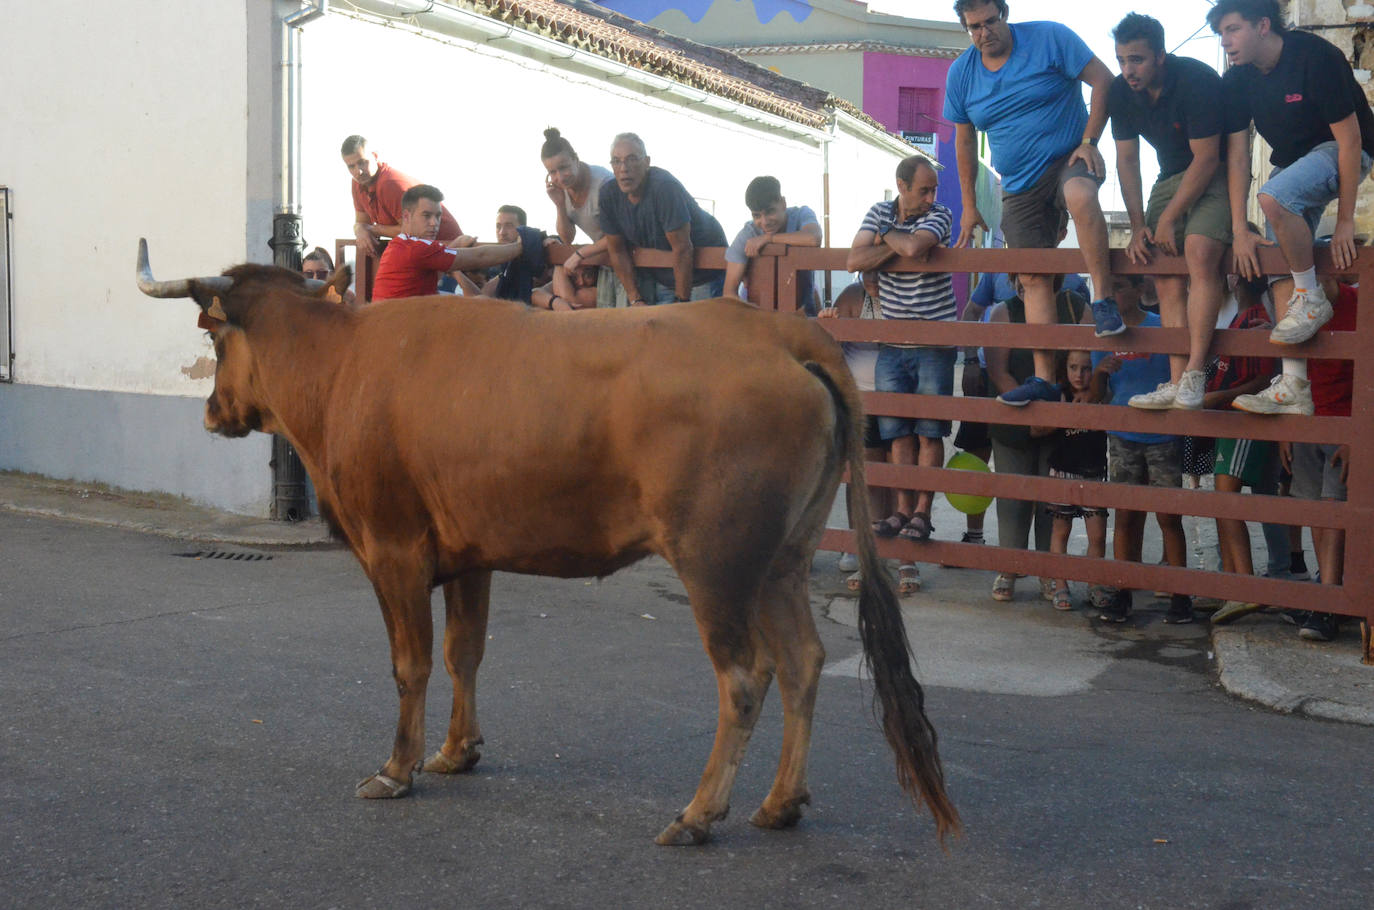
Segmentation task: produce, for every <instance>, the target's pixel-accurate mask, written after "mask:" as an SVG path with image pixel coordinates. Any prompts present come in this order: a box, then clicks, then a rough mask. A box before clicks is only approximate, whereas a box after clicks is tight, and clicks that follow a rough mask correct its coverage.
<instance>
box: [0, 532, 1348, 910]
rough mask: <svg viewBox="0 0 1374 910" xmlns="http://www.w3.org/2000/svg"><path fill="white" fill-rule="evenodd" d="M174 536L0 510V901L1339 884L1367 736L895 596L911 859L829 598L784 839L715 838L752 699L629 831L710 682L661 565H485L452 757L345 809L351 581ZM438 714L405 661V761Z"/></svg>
mask: <svg viewBox="0 0 1374 910" xmlns="http://www.w3.org/2000/svg"><path fill="white" fill-rule="evenodd" d="M196 549H202V547H198V546H193V545H188V544H186V543H181V542H175V541H169V540H165V539H162V538H157V537H152V536H147V535H141V534H136V533H131V532H124V531H115V530H104V529H97V528H89V527H85V526H79V525H73V524H66V523H63V522H60V521H55V520H47V519H39V518H29V517H23V516H17V515H11V514H4V513H0V623H2V624H0V729H2V730H3V738H2V739H0V772H3V783H2V784H0V906H3V907H24V908H28V907H64V908H69V907H188V906H194V907H244V906H266V907H348V908H352V907H374V906H375V907H386V908H397V907H438V906H451V907H460V908H466V907H477V906H490V907H703V906H710V907H834V906H853V907H865V908H869V907H913V906H924V907H958V908H969V907H1053V908H1063V907H1093V908H1101V907H1128V906H1129V907H1137V906H1138V907H1226V908H1244V907H1313V906H1319V907H1322V908H1323V910H1330V908H1339V907H1360V908H1363V907H1367V906H1368V903H1369V895H1370V894H1371V893H1374V813H1371V812H1370V811H1369V809H1370V798H1369V797H1370V790H1369V775H1368V766H1369V762H1370V759H1371V756H1374V730H1371V729H1370V728H1367V727H1357V726H1349V725H1343V724H1337V723H1330V722H1322V721H1314V720H1309V719H1304V718H1300V717H1293V716H1287V715H1278V714H1273V713H1270V712H1269V711H1267V710H1264V709H1260V708H1256V707H1253V706H1251V705H1248V704H1246V703H1243V702H1240V701H1237V700H1235V699H1233V698H1231V697H1229V696H1228V695H1226V694H1225V693H1224V692H1222V691H1221V690H1219V689H1218V688H1217V687H1216V686H1215V684H1214V680H1213V673H1214V667H1213V665H1212V663H1211V661H1210V660H1209V657H1208V654H1207V646H1208V645H1207V639H1206V637H1205V636H1203V635H1198V634H1188V635H1180V636H1178V637H1175V638H1165V639H1160V638H1139V637H1137V638H1132V637H1130V636H1129V635H1127V634H1126V633H1122V635H1121V636H1119V637H1115V638H1114V637H1112V635H1113V634H1114V633H1112V632H1111V630H1104V629H1101V628H1097V627H1089V626H1088V625H1087V624H1085V623H1082V622H1079V623H1076V624H1072V625H1071V624H1064V625H1062V626H1053V625H1052V623H1054V622H1057V621H1058V620H1056V619H1054V618H1053V611H1048V610H1046V609H1039V610H1036V611H1035V612H1034V614H1032V609H1033V608H1032V607H1030V606H1029V605H1027V606H1025V607H1022V608H1021V609H1019V610H1018V609H1008V608H1006V607H993V606H990V605H980V606H970V605H948V606H946V607H938V606H930V607H925V608H921V610H919V611H918V610H912V611H909V619H910V624H911V627H912V637H913V639H914V640H915V641H916V645H917V650H918V653H920V655H921V657H922V665H923V671H922V672H923V674H924V675H925V676H926V678H927V679H930V680H932V684H931V685H930V686H929V687H928V691H927V696H928V708H929V711H930V713H931V716H932V719H933V720H934V722H935V724H936V727H937V729H938V730H939V731H940V734H941V745H942V751H943V755H944V759H945V769H946V774H947V777H948V779H949V784H950V790H951V793H952V796H953V798H954V800H955V803H956V805H957V806H958V807H959V809H960V811H961V812H962V814H963V819H964V824H965V833H964V835H963V836H962V837H961V838H958V839H955V840H953V841H951V842H950V844H949V849H948V852H943V851H942V850H941V849H940V846H939V844H938V843H937V842H936V839H935V837H934V834H933V826H932V825H931V824H930V822H929V819H928V817H927V816H925V815H923V814H920V813H918V812H916V811H913V809H912V808H911V806H910V804H909V803H907V802H906V801H905V799H904V797H903V796H902V795H901V793H900V791H899V790H898V788H897V785H896V782H895V779H894V774H893V767H892V761H891V758H890V756H889V754H888V752H887V749H886V746H885V744H884V742H883V740H882V737H881V734H880V733H879V731H878V729H877V727H876V726H875V724H874V722H873V720H872V718H871V716H870V714H869V711H868V707H867V694H868V693H867V690H866V688H865V687H864V686H863V684H862V683H861V682H860V681H859V680H858V679H857V678H856V677H855V676H854V675H853V668H854V665H855V661H854V660H853V657H854V655H855V654H857V652H858V642H857V639H856V636H855V633H854V630H853V628H852V627H851V626H850V625H849V624H848V622H847V616H848V612H849V608H848V604H847V602H845V601H843V600H840V601H836V602H835V603H834V604H832V603H830V601H829V598H828V597H826V596H823V595H821V594H818V596H817V598H816V601H817V612H818V614H819V615H821V616H822V617H823V618H822V621H821V630H822V636H823V639H824V641H825V645H826V648H827V651H828V654H829V660H828V663H829V666H830V672H829V674H828V675H827V677H826V678H825V679H824V680H823V683H822V687H821V694H820V699H819V703H818V706H817V723H816V733H815V739H814V743H813V748H812V761H811V774H810V778H811V790H812V795H813V803H812V805H811V806H810V807H809V808H808V810H807V815H806V817H805V819H804V820H803V821H802V823H801V825H800V826H799V827H798V828H796V829H794V830H791V831H785V832H773V831H760V830H757V829H755V828H753V827H752V826H750V825H749V824H748V822H747V818H748V816H749V814H750V813H751V812H752V811H753V809H754V808H755V807H756V805H757V804H758V802H759V801H760V800H761V799H762V798H763V795H764V793H765V792H766V790H767V787H768V784H769V781H770V780H771V776H772V771H773V766H774V763H775V762H776V759H777V749H778V744H779V739H780V718H779V711H778V706H777V700H776V696H774V697H773V698H772V699H771V700H770V701H769V704H768V705H767V707H766V709H765V712H764V717H763V719H762V720H761V721H760V723H759V727H758V729H757V731H756V732H755V735H754V739H753V742H752V744H751V748H750V752H749V757H748V759H747V762H746V765H745V766H744V768H743V769H742V771H741V774H740V777H739V780H738V782H737V785H736V788H735V792H734V806H735V811H734V812H733V813H732V815H731V817H730V818H728V819H727V820H725V821H723V822H718V823H717V824H716V825H715V827H714V829H713V834H714V839H713V841H712V842H711V843H710V844H709V845H707V846H705V847H702V848H696V849H686V848H682V849H673V848H663V847H657V846H655V845H654V844H653V841H652V838H653V836H654V835H655V834H656V833H657V832H658V831H659V829H660V828H662V827H663V825H665V824H666V823H667V822H668V821H670V820H671V818H672V817H673V816H674V814H675V813H676V812H677V811H678V810H679V809H680V808H681V807H682V806H683V805H685V804H686V802H687V801H688V799H689V798H690V796H691V792H692V790H693V789H694V787H695V785H696V782H697V778H698V776H699V775H700V772H701V768H702V765H703V764H704V762H705V758H706V754H707V751H708V749H709V746H710V741H711V737H712V734H713V731H714V725H715V686H714V682H713V679H712V677H711V674H710V671H709V668H708V664H707V661H706V658H705V655H704V653H703V651H702V649H701V645H700V643H699V641H698V639H697V635H696V629H695V626H694V624H693V622H692V619H691V615H690V612H689V608H688V607H687V605H686V602H685V601H686V599H685V597H684V595H683V592H682V589H681V587H680V586H679V585H678V583H677V581H676V580H675V579H674V578H673V576H672V575H671V573H670V572H669V571H668V570H667V569H666V568H665V567H664V566H663V565H661V564H659V563H655V562H648V563H643V564H641V565H639V566H636V567H632V568H631V569H629V570H627V571H625V572H623V573H621V574H619V575H617V576H615V577H613V578H611V579H608V580H606V581H604V582H584V581H556V580H549V579H536V578H524V577H513V576H500V577H498V579H497V582H496V585H495V590H494V596H493V614H492V621H491V628H490V630H489V631H490V635H491V638H490V641H489V642H488V648H487V657H486V661H485V663H484V666H483V672H482V675H481V678H480V682H479V710H480V712H481V721H482V727H483V733H484V734H485V737H486V740H487V745H486V747H485V748H484V755H483V758H482V761H481V763H480V764H479V765H478V766H477V768H476V769H475V770H474V771H473V773H471V774H468V775H464V776H459V777H453V778H446V777H440V776H437V775H421V776H420V777H419V778H417V786H416V789H415V791H414V794H413V795H412V796H411V797H410V798H408V799H405V800H400V801H378V802H369V801H363V800H358V799H355V798H354V797H353V795H352V793H353V786H354V784H355V783H356V782H357V781H358V780H359V779H361V778H362V777H364V776H366V775H367V774H369V773H371V772H372V771H373V770H375V769H376V767H377V766H378V765H380V764H381V762H382V760H383V759H384V758H385V756H386V754H387V753H388V751H389V749H390V742H391V736H392V732H393V729H394V723H395V712H396V699H395V694H394V688H393V685H392V682H391V679H390V665H389V659H388V653H387V648H386V644H385V634H384V631H383V627H382V622H381V617H380V614H379V612H378V610H377V607H376V603H375V601H374V599H373V597H372V594H371V590H370V587H369V586H368V584H367V582H366V580H365V578H364V577H363V575H362V573H361V571H360V570H359V569H358V567H357V566H356V564H355V563H354V562H353V560H352V558H351V557H350V556H348V555H347V554H346V553H344V552H341V551H315V552H309V551H275V552H272V553H270V554H269V555H271V557H272V558H271V559H259V560H252V561H249V560H233V561H230V560H222V559H206V558H201V559H193V558H187V557H182V556H178V555H177V554H178V553H184V552H187V551H192V550H196ZM833 560H834V555H833V554H830V555H828V556H822V557H821V558H820V560H819V564H818V569H817V580H818V582H820V585H819V586H820V587H822V588H824V587H827V586H830V585H833V584H834V580H835V578H836V575H835V573H834V571H833ZM1017 606H1018V607H1021V605H1017ZM1041 606H1042V607H1043V605H1041ZM1047 613H1048V614H1051V616H1050V617H1049V618H1045V614H1047ZM1032 615H1034V616H1035V617H1037V618H1035V619H1033V620H1032V619H1027V618H1026V617H1030V616H1032ZM436 616H437V617H438V618H440V619H442V605H441V603H440V602H439V599H438V598H436ZM448 695H449V689H448V685H447V678H446V676H445V675H444V674H443V672H442V669H439V670H438V671H437V672H436V675H435V677H434V678H433V679H432V680H431V686H430V699H429V711H428V723H429V740H430V742H429V749H430V750H431V751H432V749H433V748H435V747H437V745H438V744H439V743H440V741H441V739H442V733H443V729H444V726H445V724H446V722H447V714H448Z"/></svg>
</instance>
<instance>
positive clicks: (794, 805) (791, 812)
mask: <svg viewBox="0 0 1374 910" xmlns="http://www.w3.org/2000/svg"><path fill="white" fill-rule="evenodd" d="M801 807H802V804H801V801H793V802H790V803H788V804H787V805H785V806H783V807H782V808H781V809H770V808H768V806H767V804H764V805H762V806H759V808H758V811H757V812H755V813H754V814H753V815H751V816H749V824H751V825H756V826H758V827H760V828H772V829H774V830H778V829H782V828H791V827H793V826H794V825H796V824H797V822H799V821H801V817H802V810H801Z"/></svg>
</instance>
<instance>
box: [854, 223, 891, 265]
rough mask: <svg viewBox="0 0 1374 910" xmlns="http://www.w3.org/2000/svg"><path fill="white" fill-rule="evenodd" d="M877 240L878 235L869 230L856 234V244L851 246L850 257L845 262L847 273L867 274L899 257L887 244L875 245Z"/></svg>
mask: <svg viewBox="0 0 1374 910" xmlns="http://www.w3.org/2000/svg"><path fill="white" fill-rule="evenodd" d="M877 239H878V235H877V234H876V233H875V232H873V231H869V230H862V231H859V233H857V234H855V235H854V242H853V243H851V244H850V245H849V255H848V256H847V257H846V258H845V260H844V268H845V271H847V272H867V271H869V270H870V269H876V268H877V267H878V266H880V265H882V264H883V263H884V262H887V261H888V260H889V259H891V258H892V257H893V256H896V255H897V251H896V250H894V249H892V248H891V247H889V246H888V245H887V244H885V243H877V244H875V243H874V241H875V240H877Z"/></svg>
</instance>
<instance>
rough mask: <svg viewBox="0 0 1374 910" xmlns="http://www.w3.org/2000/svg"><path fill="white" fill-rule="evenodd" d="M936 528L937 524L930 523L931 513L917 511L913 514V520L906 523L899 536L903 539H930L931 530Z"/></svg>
mask: <svg viewBox="0 0 1374 910" xmlns="http://www.w3.org/2000/svg"><path fill="white" fill-rule="evenodd" d="M934 530H935V525H933V524H931V523H930V513H928V512H917V513H916V514H915V515H912V516H911V521H909V522H907V523H906V527H904V528H902V530H901V533H900V534H898V535H897V536H898V537H900V538H902V539H903V540H930V532H931V531H934Z"/></svg>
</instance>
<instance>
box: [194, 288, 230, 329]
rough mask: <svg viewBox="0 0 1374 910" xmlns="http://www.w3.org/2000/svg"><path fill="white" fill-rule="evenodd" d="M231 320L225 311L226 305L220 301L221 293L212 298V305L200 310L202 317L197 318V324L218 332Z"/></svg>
mask: <svg viewBox="0 0 1374 910" xmlns="http://www.w3.org/2000/svg"><path fill="white" fill-rule="evenodd" d="M228 321H229V317H228V316H227V315H226V314H225V312H224V305H223V304H222V303H220V299H219V295H218V294H217V295H215V296H214V297H213V298H211V301H210V305H209V306H208V307H205V308H204V309H203V310H201V311H200V318H199V319H197V320H196V325H198V326H199V327H201V328H202V329H206V330H207V331H211V332H218V331H219V330H220V329H222V328H224V326H225V324H226V323H227V322H228Z"/></svg>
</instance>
